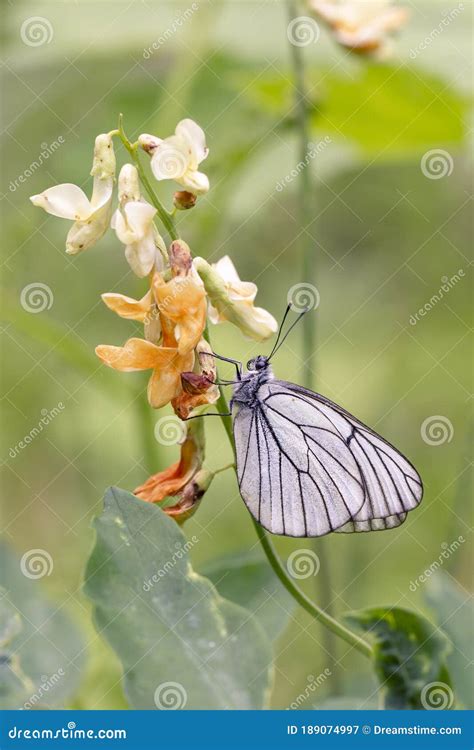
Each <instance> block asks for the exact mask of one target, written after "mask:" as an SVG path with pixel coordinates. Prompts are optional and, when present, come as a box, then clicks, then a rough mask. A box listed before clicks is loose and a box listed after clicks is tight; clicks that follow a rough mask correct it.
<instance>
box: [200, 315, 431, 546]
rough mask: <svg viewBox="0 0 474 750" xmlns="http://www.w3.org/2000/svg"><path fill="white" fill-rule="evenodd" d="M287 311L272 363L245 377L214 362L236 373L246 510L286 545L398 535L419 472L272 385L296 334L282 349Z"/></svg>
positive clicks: (379, 442) (290, 389) (348, 420)
mask: <svg viewBox="0 0 474 750" xmlns="http://www.w3.org/2000/svg"><path fill="white" fill-rule="evenodd" d="M290 309H291V306H290V305H289V306H288V308H287V310H286V313H285V316H284V318H283V322H282V324H281V326H280V331H279V333H278V337H277V340H276V343H275V346H274V347H273V350H272V352H271V354H270V355H269V356H268V357H266V356H263V355H260V356H258V357H255V358H254V359H251V360H250V362H248V364H247V372H246V373H242V365H241V363H240V362H237V361H236V360H233V359H229V358H227V357H221V356H220V355H217V354H214V355H213V356H215V357H216V358H217V359H221V360H224V361H226V362H232V363H233V364H234V365H235V366H236V369H237V380H236V381H223V384H230V383H233V385H234V394H233V398H232V400H231V410H230V413H231V414H232V416H233V428H234V439H235V447H236V455H237V478H238V481H239V488H240V494H241V495H242V498H243V500H244V502H245V504H246V506H247V508H248V509H249V511H250V513H251V514H252V516H253V517H254V518H255V519H256V520H257V521H258V523H260V524H261V525H262V526H263V527H264V528H265V529H267V530H268V531H271V532H272V533H273V534H283V535H284V536H294V537H317V536H323V535H324V534H329V533H330V532H332V531H339V532H353V531H380V530H383V529H391V528H394V527H396V526H400V524H402V523H403V522H404V520H405V519H406V517H407V513H408V512H409V511H410V510H413V508H416V506H417V505H418V504H419V503H420V502H421V498H422V496H423V484H422V482H421V478H420V476H419V474H418V472H417V471H416V469H415V468H414V467H413V466H412V464H411V463H410V462H409V461H408V460H407V459H406V458H405V457H404V456H403V455H402V454H401V453H400V452H399V451H397V450H396V448H394V447H393V445H391V444H390V443H388V442H387V441H386V440H384V439H383V438H382V437H380V435H377V433H376V432H374V431H373V430H371V429H370V427H367V425H365V424H364V423H363V422H360V421H359V420H358V419H356V418H355V417H353V416H352V414H349V412H347V411H346V410H345V409H343V408H342V407H341V406H338V405H337V404H335V403H334V402H333V401H330V400H329V399H328V398H325V397H324V396H321V395H320V394H319V393H314V392H313V391H310V390H308V389H307V388H303V387H301V386H299V385H295V384H294V383H287V382H285V381H283V380H277V379H276V378H275V377H274V375H273V372H272V369H271V367H270V359H271V357H272V356H273V354H274V353H275V352H276V351H277V349H278V348H279V347H280V346H281V344H283V341H284V340H285V339H286V336H287V335H288V334H289V333H290V331H291V329H292V328H293V327H294V325H295V323H294V324H293V325H292V326H291V327H290V329H289V330H288V331H287V333H286V335H285V336H284V338H283V339H282V341H281V342H280V344H279V345H278V343H279V339H280V335H281V331H282V328H283V324H284V322H285V319H286V316H287V314H288V311H289V310H290ZM302 314H304V313H302ZM302 314H301V315H302ZM301 315H300V317H299V318H298V320H299V319H300V318H301ZM296 322H298V321H296ZM191 418H192V417H191Z"/></svg>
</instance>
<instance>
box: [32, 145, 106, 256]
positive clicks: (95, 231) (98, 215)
mask: <svg viewBox="0 0 474 750" xmlns="http://www.w3.org/2000/svg"><path fill="white" fill-rule="evenodd" d="M114 174H115V155H114V149H113V146H112V138H111V136H110V135H107V134H102V135H98V136H97V138H96V140H95V148H94V161H93V164H92V170H91V175H92V176H93V177H94V185H93V188H92V197H91V199H90V200H89V199H88V197H87V195H86V194H85V193H84V191H83V190H81V188H80V187H78V186H77V185H72V184H71V183H64V184H63V185H55V186H54V187H52V188H49V189H48V190H45V191H44V192H43V193H39V195H33V196H32V197H31V198H30V200H31V202H32V203H33V204H34V205H35V206H40V208H44V210H45V211H46V212H47V213H48V214H52V216H59V217H60V218H61V219H70V220H71V221H74V224H73V226H72V227H71V229H70V230H69V233H68V235H67V238H66V252H67V253H69V254H71V255H75V254H76V253H80V252H82V251H83V250H87V249H88V248H89V247H91V246H92V245H94V244H95V243H96V242H97V241H98V240H100V238H101V237H102V236H103V235H104V234H105V232H106V231H107V229H108V227H109V224H110V217H111V213H112V191H113V185H114Z"/></svg>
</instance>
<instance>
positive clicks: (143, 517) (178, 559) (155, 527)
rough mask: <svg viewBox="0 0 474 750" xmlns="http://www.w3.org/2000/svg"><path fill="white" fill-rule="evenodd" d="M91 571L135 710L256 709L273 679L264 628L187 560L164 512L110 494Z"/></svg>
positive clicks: (102, 622)
mask: <svg viewBox="0 0 474 750" xmlns="http://www.w3.org/2000/svg"><path fill="white" fill-rule="evenodd" d="M95 527H96V531H97V540H96V544H95V548H94V550H93V552H92V555H91V558H90V560H89V563H88V566H87V573H86V594H87V595H88V596H89V598H90V599H91V600H92V602H93V605H94V619H95V623H96V626H97V628H98V629H99V630H100V632H102V633H103V634H104V636H105V638H106V639H107V640H108V641H109V643H110V644H111V646H112V648H113V649H114V650H115V651H116V653H117V655H118V656H119V658H120V660H121V662H122V665H123V669H124V683H125V685H124V687H125V692H126V695H127V697H128V699H129V701H130V704H131V706H132V707H133V708H140V709H151V708H185V707H186V708H187V709H216V708H217V709H226V708H233V709H250V708H253V709H258V708H263V707H264V706H265V705H266V701H267V698H268V693H269V689H270V681H271V676H272V667H271V645H270V642H269V640H268V638H267V637H266V635H265V633H264V632H263V630H262V628H261V626H260V624H259V623H258V622H257V621H256V620H255V619H254V618H253V617H252V615H251V614H250V613H249V612H248V611H247V610H245V609H243V608H242V607H239V606H237V605H236V604H233V603H232V602H229V601H227V600H226V599H223V598H222V597H221V596H219V594H218V593H217V591H216V589H215V588H214V586H213V585H212V583H211V582H210V581H209V580H207V579H206V578H203V577H202V576H199V575H198V574H197V573H195V571H194V570H193V568H192V567H191V564H190V562H189V554H188V553H189V550H190V549H191V547H192V546H193V545H194V544H197V543H199V540H198V538H197V537H192V538H191V539H190V540H188V541H187V540H186V537H185V536H184V535H183V533H182V531H181V529H180V528H179V527H178V525H177V524H176V523H175V521H173V520H172V519H170V518H169V517H168V516H167V515H166V514H165V513H163V511H161V509H160V508H158V507H157V506H154V505H151V504H149V503H146V502H143V501H142V500H139V499H138V498H136V497H135V496H134V495H132V494H130V493H129V492H125V491H124V490H120V489H118V488H115V487H114V488H111V489H110V490H108V491H107V493H106V496H105V507H104V511H103V513H102V515H101V516H100V517H99V518H98V519H96V521H95Z"/></svg>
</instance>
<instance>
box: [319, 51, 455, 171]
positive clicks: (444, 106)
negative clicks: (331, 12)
mask: <svg viewBox="0 0 474 750" xmlns="http://www.w3.org/2000/svg"><path fill="white" fill-rule="evenodd" d="M467 106H468V102H467V100H466V97H463V96H462V95H461V94H458V93H457V92H456V91H455V90H453V88H451V87H446V82H445V81H443V80H442V79H440V78H438V77H436V76H434V75H428V74H427V73H422V72H421V71H419V70H417V71H415V70H414V69H411V68H406V67H403V68H402V67H398V68H393V67H390V66H389V65H368V66H366V67H365V68H363V70H362V73H361V74H360V75H359V77H357V78H353V77H341V76H337V75H332V74H328V75H327V76H324V77H323V87H322V103H321V105H320V107H319V109H318V110H317V111H315V113H314V115H313V125H314V126H315V127H316V128H318V130H322V131H323V132H325V133H334V135H335V137H336V138H337V139H339V138H340V137H343V138H344V139H347V140H349V141H354V142H355V143H357V144H358V145H359V146H360V147H361V148H362V149H363V150H364V151H365V152H366V153H367V154H375V155H377V158H379V157H381V156H385V157H387V156H393V155H397V156H398V155H401V154H405V153H407V152H413V151H417V152H419V151H421V150H424V149H427V148H429V147H430V146H432V147H437V148H440V147H441V146H443V145H444V144H456V143H460V142H461V141H462V140H463V138H464V135H465V132H466V129H465V124H464V123H465V118H464V115H465V113H466V111H467Z"/></svg>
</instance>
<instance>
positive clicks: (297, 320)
mask: <svg viewBox="0 0 474 750" xmlns="http://www.w3.org/2000/svg"><path fill="white" fill-rule="evenodd" d="M310 309H311V308H310V307H307V308H306V309H305V310H303V311H302V312H300V314H299V315H298V317H297V318H296V320H295V321H293V323H292V324H291V326H290V327H289V328H288V330H287V332H286V333H285V335H284V336H283V338H282V340H281V341H280V334H281V331H282V328H283V323H284V322H285V319H286V317H287V315H288V313H289V311H290V310H291V304H289V305H288V307H287V308H286V311H285V315H284V316H283V320H282V323H281V326H280V331H279V332H278V337H277V340H276V341H275V346H274V347H273V349H272V351H271V354H270V356H269V357H268V360H270V359H271V358H272V357H273V355H274V354H276V353H277V351H278V349H279V348H280V347H281V346H282V344H283V343H284V342H285V341H286V339H287V338H288V336H289V335H290V333H291V331H292V330H293V328H294V327H295V326H296V325H297V324H298V323H299V322H300V320H301V318H302V317H303V315H306V313H307V312H309V311H310Z"/></svg>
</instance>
